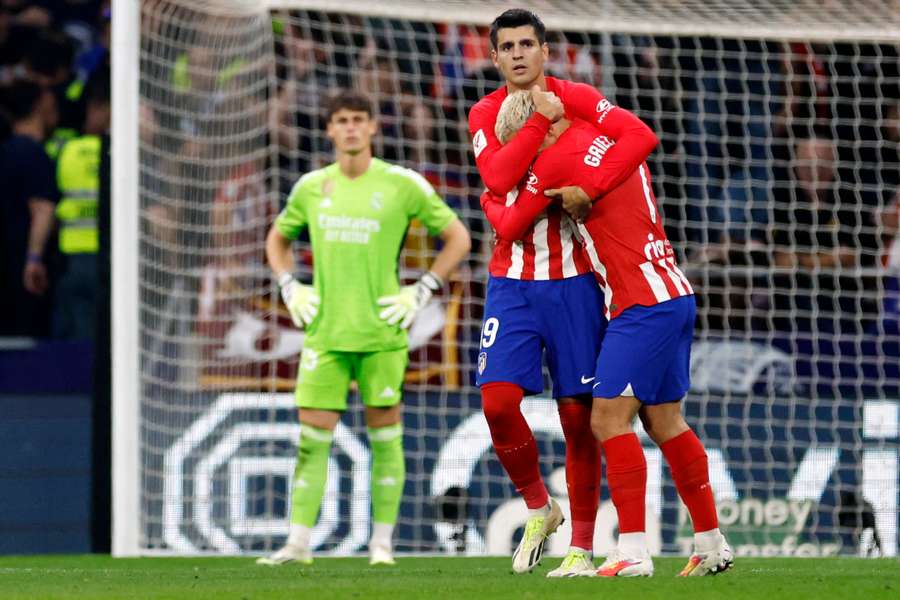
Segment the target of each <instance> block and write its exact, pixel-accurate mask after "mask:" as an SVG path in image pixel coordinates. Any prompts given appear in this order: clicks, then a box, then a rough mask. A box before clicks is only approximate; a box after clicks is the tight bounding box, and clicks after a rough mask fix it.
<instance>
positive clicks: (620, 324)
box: [482, 92, 732, 576]
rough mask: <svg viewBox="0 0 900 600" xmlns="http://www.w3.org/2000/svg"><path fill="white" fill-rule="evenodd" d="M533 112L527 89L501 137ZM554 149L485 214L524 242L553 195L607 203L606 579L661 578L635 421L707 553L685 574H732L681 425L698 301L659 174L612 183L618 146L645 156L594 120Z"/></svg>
mask: <svg viewBox="0 0 900 600" xmlns="http://www.w3.org/2000/svg"><path fill="white" fill-rule="evenodd" d="M532 107H533V101H532V98H531V95H530V94H528V93H527V92H519V93H517V94H515V95H512V96H510V97H509V98H508V99H507V100H506V101H505V102H504V104H503V107H502V108H501V112H500V117H499V118H498V123H502V124H503V125H504V127H505V128H506V129H505V130H501V129H502V128H501V127H498V137H501V138H502V137H509V136H511V135H513V134H515V132H516V131H518V130H519V128H520V127H521V126H522V124H523V123H524V122H525V120H526V118H527V117H528V116H529V115H530V113H531V111H532V110H533V108H532ZM547 143H548V144H552V145H548V146H547V148H546V149H545V150H543V152H541V155H540V157H539V158H538V159H537V160H536V161H535V163H534V165H533V166H532V168H531V170H530V171H529V173H528V176H527V178H526V180H525V183H524V184H523V185H522V186H520V188H519V191H518V193H517V194H515V195H514V196H515V197H514V200H515V201H514V202H503V201H502V199H497V198H495V197H493V196H491V195H490V194H487V195H484V196H482V207H483V208H484V210H485V214H486V215H487V216H488V220H489V221H490V223H491V224H492V225H493V226H494V229H495V231H496V232H497V235H498V236H499V237H500V238H501V239H506V240H516V239H519V238H520V237H521V236H522V235H523V234H525V232H526V231H527V230H528V229H529V228H530V227H531V223H533V221H534V219H535V217H536V216H537V215H538V214H541V213H542V212H543V211H546V210H547V209H548V207H549V206H551V201H552V200H551V198H550V197H548V196H547V195H546V194H545V193H544V192H545V191H547V190H550V189H558V188H560V187H562V186H571V185H576V186H580V187H582V188H583V191H584V193H585V194H586V195H587V196H588V197H591V198H597V199H598V200H597V201H596V202H595V203H594V204H593V206H592V207H591V210H590V212H589V214H588V216H587V218H586V219H585V220H584V222H582V223H580V224H579V225H578V228H579V232H580V233H581V235H582V238H583V243H584V246H585V250H586V252H587V253H588V256H589V257H590V259H591V263H592V265H593V267H594V270H595V272H596V273H597V276H598V279H599V280H600V281H601V285H602V286H603V288H604V296H605V300H604V301H605V311H606V314H607V315H608V316H609V318H610V324H609V326H608V328H607V331H606V334H605V337H604V339H603V341H602V344H601V350H600V353H599V355H598V357H597V363H596V370H595V374H594V377H595V381H594V389H593V396H594V402H593V413H592V419H591V420H592V425H593V429H594V433H595V435H596V436H597V439H599V440H600V442H601V445H602V447H603V452H604V454H605V455H606V460H607V469H606V472H607V478H608V479H609V487H610V493H611V495H612V499H613V503H614V504H615V506H616V511H617V513H618V516H619V544H618V548H617V550H616V551H615V552H613V553H612V554H611V555H610V556H609V557H607V560H606V562H605V563H604V564H603V565H602V566H601V567H600V569H598V571H597V574H598V575H601V576H649V575H652V574H653V563H652V561H651V559H650V556H649V552H648V550H647V541H646V538H645V532H644V528H645V510H646V483H647V464H646V460H645V458H644V453H643V449H642V447H641V443H640V441H639V439H638V437H637V435H635V433H634V432H633V431H632V429H631V423H632V421H633V419H634V417H635V415H640V417H641V420H642V422H643V424H644V428H645V430H646V431H647V433H648V435H649V436H650V437H651V439H653V441H654V442H656V443H657V444H658V445H659V446H660V448H661V449H662V451H663V455H664V456H665V457H666V460H667V462H668V463H669V467H670V468H671V471H672V477H673V479H674V480H675V485H676V487H677V489H678V492H679V494H680V495H681V498H682V500H683V501H684V503H685V505H686V506H687V507H688V510H689V512H690V514H691V519H692V521H693V525H694V531H695V535H694V544H695V553H694V555H693V556H692V557H691V559H690V560H689V562H688V564H687V566H686V567H685V568H684V570H683V571H682V575H704V574H714V573H717V572H720V571H723V570H726V569H728V568H729V567H730V566H731V564H732V553H731V549H730V547H729V546H728V544H727V542H726V541H725V538H724V536H722V534H721V533H720V532H719V529H718V520H717V516H716V507H715V501H714V498H713V494H712V489H711V487H710V484H709V470H708V464H707V457H706V451H705V450H704V448H703V445H702V443H701V442H700V440H699V439H698V438H697V436H696V435H695V434H694V432H693V431H692V430H691V429H690V427H689V426H688V424H687V423H686V422H685V420H684V418H683V417H682V416H681V400H682V398H683V397H684V395H685V394H686V393H687V391H688V389H689V387H690V347H691V341H692V338H693V326H694V320H695V318H696V307H695V303H694V298H693V293H694V292H693V289H692V288H691V284H690V282H689V281H688V280H687V278H686V277H685V276H684V274H683V273H682V272H681V270H680V269H679V268H678V266H677V265H676V263H675V257H674V252H673V250H672V246H671V244H670V243H669V241H668V239H667V238H666V234H665V230H664V229H663V225H662V217H661V215H660V214H659V211H658V210H657V206H656V200H655V198H654V196H653V191H652V188H651V185H650V175H649V170H648V168H647V166H646V164H645V163H643V162H641V163H640V164H639V165H638V167H637V168H636V169H634V170H632V172H631V173H630V174H629V176H628V177H627V178H625V179H624V181H622V182H621V183H610V182H609V180H608V179H605V178H604V177H603V176H602V170H601V168H600V166H601V165H602V164H603V162H604V161H605V160H606V158H607V156H608V155H609V154H610V152H611V149H613V148H615V147H618V148H619V149H620V150H621V151H620V152H619V153H618V156H620V157H626V158H627V157H629V156H632V155H633V156H639V153H638V152H637V151H635V150H633V149H631V148H629V147H628V145H627V142H626V141H617V142H614V141H613V140H611V139H609V138H608V137H606V136H603V135H597V133H596V131H594V129H593V128H591V127H590V126H588V125H586V124H584V123H579V122H575V123H572V124H568V123H567V122H565V121H561V122H559V123H557V124H554V126H553V128H552V130H551V132H550V134H548V140H547ZM511 197H512V196H511Z"/></svg>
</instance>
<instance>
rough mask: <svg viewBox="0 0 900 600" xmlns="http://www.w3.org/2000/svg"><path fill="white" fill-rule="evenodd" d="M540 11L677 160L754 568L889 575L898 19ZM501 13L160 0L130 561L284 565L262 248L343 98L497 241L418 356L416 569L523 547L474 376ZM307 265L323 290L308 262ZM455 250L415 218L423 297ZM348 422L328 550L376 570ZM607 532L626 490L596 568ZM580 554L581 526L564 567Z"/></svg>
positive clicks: (674, 518) (360, 447) (288, 403)
mask: <svg viewBox="0 0 900 600" xmlns="http://www.w3.org/2000/svg"><path fill="white" fill-rule="evenodd" d="M530 4H531V7H532V8H533V9H534V10H535V11H536V12H537V13H538V14H539V15H540V16H541V17H543V19H544V21H545V22H546V24H547V26H548V35H547V42H548V44H549V45H550V59H549V61H548V63H547V71H548V73H549V74H552V75H554V76H558V77H563V78H567V79H572V80H577V81H583V82H586V83H590V84H593V85H594V86H596V87H598V88H599V89H600V90H601V91H603V93H604V94H605V95H606V96H607V97H608V98H610V99H611V100H612V101H613V102H615V103H616V104H618V105H619V106H622V107H625V108H627V109H629V110H632V111H634V112H635V113H636V114H638V115H639V116H640V117H641V118H642V119H643V120H644V121H645V122H646V123H647V124H648V125H649V126H650V127H651V128H652V129H653V130H654V132H655V133H656V134H657V135H658V137H659V138H660V146H659V147H658V148H657V150H656V151H655V152H654V154H653V156H652V157H651V159H650V161H649V162H650V167H651V172H652V177H653V185H654V187H655V191H656V195H657V198H658V201H659V204H660V208H661V210H662V212H663V213H664V216H665V222H666V228H667V231H668V233H669V237H670V239H671V240H672V242H673V244H674V246H675V248H676V249H677V253H678V257H679V261H680V263H681V265H682V269H683V270H684V271H685V273H686V274H687V275H688V277H689V278H690V279H691V282H692V285H693V287H694V289H695V290H696V292H697V301H698V308H699V316H698V320H697V325H696V337H695V343H694V347H693V352H692V361H691V371H692V389H691V391H690V393H689V395H688V396H687V398H686V399H685V401H684V411H685V414H686V417H687V419H688V422H689V423H690V424H691V425H692V426H693V427H694V428H695V430H696V431H697V433H698V435H699V436H700V437H701V439H702V440H703V442H704V443H705V445H706V447H707V449H708V454H709V464H710V470H711V478H712V485H713V488H714V490H715V494H716V499H717V503H718V509H719V516H720V523H721V527H722V528H723V530H724V531H725V532H726V533H727V535H728V536H729V539H730V540H731V543H732V545H733V546H734V547H735V550H736V552H737V554H738V555H746V556H770V555H801V556H820V555H831V554H863V555H878V554H881V555H889V556H893V555H896V553H897V531H898V471H900V462H898V460H900V459H898V444H900V438H898V398H900V328H898V323H900V303H898V300H900V292H898V290H900V286H898V275H900V241H898V240H900V238H897V237H896V233H897V231H898V221H900V195H898V192H897V190H898V179H900V165H898V152H900V80H898V64H900V61H898V44H900V17H898V15H900V12H898V11H897V10H896V8H897V6H896V3H894V2H891V1H890V0H884V1H878V0H864V1H860V2H854V3H844V2H837V1H824V2H823V1H820V0H793V1H790V2H788V1H787V0H740V1H729V2H722V1H718V0H716V1H709V0H706V1H702V2H701V1H699V0H680V1H679V0H671V1H667V2H657V1H649V0H619V1H617V2H611V1H598V0H579V1H573V2H559V1H554V0H542V1H539V2H532V3H530ZM851 6H852V8H850V7H851ZM506 8H508V5H507V3H505V2H469V1H461V0H442V1H435V0H417V1H416V2H406V1H398V2H382V3H373V2H362V1H356V0H344V1H342V2H336V1H333V0H329V1H325V0H320V1H313V0H308V1H306V0H278V1H272V2H269V3H268V4H266V3H264V2H255V1H251V0H204V1H192V2H186V1H183V0H145V1H144V2H142V3H141V14H140V25H139V30H138V31H134V32H133V35H135V36H139V40H140V43H139V52H136V54H138V56H135V61H134V65H133V69H136V70H138V72H139V74H138V77H139V83H138V90H139V91H138V94H139V99H138V102H139V104H138V108H137V115H136V118H137V119H138V121H139V127H136V128H134V129H135V130H138V129H139V134H138V138H139V160H138V164H137V165H136V166H135V169H136V171H135V173H136V177H135V178H134V181H133V184H132V185H133V187H132V189H133V196H132V197H125V198H116V199H115V200H114V204H115V203H123V206H125V207H126V208H123V209H122V210H127V207H128V206H130V204H128V203H133V204H135V205H136V206H137V207H138V215H137V217H138V218H137V219H136V221H139V225H138V227H137V229H136V230H134V231H131V232H128V233H126V234H120V235H119V237H118V238H117V242H116V247H115V250H114V254H115V253H120V254H119V256H133V257H134V260H135V264H136V265H137V266H136V267H135V268H136V269H137V285H135V286H134V289H132V290H130V291H126V292H125V293H126V296H127V297H128V298H130V302H132V303H136V304H137V306H138V309H139V316H138V318H137V322H131V323H128V327H129V328H136V330H137V335H136V336H134V335H131V337H128V336H127V335H126V336H125V337H117V338H116V339H117V340H118V342H116V343H115V347H116V354H115V355H114V356H115V357H116V358H115V359H114V368H115V365H116V364H117V363H118V364H124V365H127V364H129V361H128V357H129V356H135V357H136V359H135V364H136V363H137V358H139V364H140V367H139V372H137V373H133V374H131V375H130V376H133V378H136V379H138V381H137V382H136V385H135V386H134V388H133V389H134V390H135V395H136V396H137V397H136V398H134V397H130V396H128V395H126V394H121V393H120V394H118V395H117V397H116V398H115V399H114V401H115V405H116V407H117V408H116V411H117V421H116V423H115V424H114V429H115V436H116V439H117V444H119V443H124V444H126V445H127V443H128V442H129V440H132V441H133V440H137V441H138V451H137V452H136V453H135V454H134V457H135V460H136V464H131V465H129V464H127V461H124V460H123V461H120V468H117V470H116V472H115V478H116V481H114V486H115V489H116V490H117V494H119V493H124V494H125V495H127V494H128V493H130V494H135V495H136V496H135V497H136V498H137V500H136V501H135V503H134V504H133V506H134V509H135V510H134V512H133V513H132V512H128V511H125V510H119V512H117V515H116V522H115V527H116V530H117V535H120V534H121V532H123V531H124V532H130V534H131V536H130V537H127V536H126V537H124V538H121V539H128V540H132V541H131V542H128V543H121V544H118V545H117V546H116V552H117V553H118V554H133V553H155V552H160V553H178V554H194V553H202V552H216V553H227V554H238V553H254V552H266V551H269V550H271V549H272V548H275V547H278V546H279V545H281V544H282V543H283V542H284V539H285V536H286V534H287V530H288V515H287V511H288V509H289V507H290V493H291V483H290V475H291V473H292V470H293V463H294V456H295V444H296V441H297V437H298V432H299V426H298V425H297V422H296V411H295V409H294V402H293V398H292V394H291V392H292V389H293V382H294V377H295V375H296V369H297V357H298V354H299V352H300V350H301V348H302V346H303V333H302V332H301V331H298V330H296V329H295V328H293V327H292V326H291V323H290V320H289V318H288V315H287V313H286V311H285V310H284V307H283V306H282V305H280V301H279V299H278V294H277V289H276V287H275V286H274V285H273V282H272V281H271V279H270V276H269V272H268V269H267V268H266V266H265V260H264V259H265V257H264V239H265V235H266V232H267V230H268V228H269V226H270V225H271V223H272V220H273V218H274V216H275V215H276V214H277V212H278V211H279V209H280V207H281V206H282V205H283V202H284V198H285V195H286V192H287V191H288V190H289V189H290V187H291V185H292V184H293V182H294V181H296V180H297V179H298V178H299V177H300V176H301V175H302V174H303V173H305V172H307V171H309V170H311V169H314V168H318V167H320V166H322V165H324V164H326V163H328V162H329V161H331V160H332V159H331V148H330V146H329V144H328V141H327V139H326V138H325V135H324V131H323V120H322V115H321V111H320V104H321V101H322V99H323V97H324V96H326V95H327V94H328V93H329V92H331V91H333V90H335V89H338V88H342V87H355V88H359V89H362V90H364V91H365V92H367V93H369V94H370V95H371V96H372V97H373V98H375V99H376V101H377V105H378V112H379V114H378V117H379V121H380V135H379V136H378V139H377V140H376V142H375V152H376V155H377V156H380V157H382V158H384V159H386V160H388V161H391V162H394V163H397V164H402V165H404V166H408V167H410V168H413V169H415V170H417V171H418V172H419V173H421V174H422V175H423V176H425V177H426V178H427V179H428V180H429V181H430V182H432V184H433V185H434V186H435V188H436V189H437V190H438V192H439V193H440V195H441V196H442V197H443V198H444V199H445V200H446V201H447V202H448V204H449V205H450V206H451V207H453V208H454V210H456V211H457V213H458V214H459V216H460V218H461V219H462V220H463V222H464V223H465V224H466V225H467V226H468V227H469V229H470V230H471V232H472V234H473V240H474V247H473V252H472V255H471V257H470V258H469V259H468V260H467V261H466V263H465V264H464V265H463V266H462V267H461V268H460V269H459V270H458V271H457V272H456V273H455V274H454V275H453V276H452V277H451V278H450V279H449V281H448V283H447V285H446V286H445V288H444V289H443V290H442V292H441V293H440V294H438V295H437V296H436V299H435V300H434V301H433V303H432V304H431V305H429V307H428V308H427V309H426V310H425V311H424V313H423V314H422V316H421V317H420V318H419V319H418V320H417V322H416V324H415V326H414V330H413V332H412V335H411V344H412V348H411V354H410V358H411V362H410V368H409V371H408V373H407V376H406V385H405V388H404V428H405V438H404V444H405V449H406V461H407V471H408V481H407V484H406V488H405V493H404V496H403V502H402V506H401V512H400V520H399V523H398V527H397V532H396V546H397V550H398V551H400V552H414V553H415V552H422V553H425V552H427V553H448V554H500V555H503V554H509V553H510V552H511V549H512V548H513V545H514V543H515V542H516V541H517V536H518V535H520V533H521V527H522V525H523V523H524V521H525V519H526V518H527V514H526V510H525V507H524V504H523V503H522V502H521V500H519V499H518V498H517V497H516V494H515V490H514V489H513V487H512V486H511V484H510V483H509V481H508V479H507V477H506V476H505V474H504V473H503V470H502V468H501V466H500V464H499V463H498V461H497V460H496V457H495V455H494V453H493V449H492V447H491V443H490V437H489V434H488V430H487V426H486V423H485V421H484V418H483V417H482V415H481V412H480V398H479V394H478V391H477V389H476V388H475V387H474V386H473V383H472V382H473V379H474V370H475V368H476V365H475V362H476V360H477V349H478V344H479V339H480V334H481V332H480V325H481V323H480V319H481V313H482V308H483V304H484V292H485V284H486V279H487V274H486V264H487V259H488V257H489V254H490V245H491V241H492V234H491V231H490V229H489V226H487V224H486V222H485V220H484V218H483V216H482V214H481V211H480V208H479V205H478V197H479V193H480V191H481V189H482V186H481V182H480V179H479V176H478V173H477V170H476V169H475V167H474V161H473V158H472V154H471V152H470V150H469V148H470V145H469V140H468V134H467V130H466V116H467V112H468V109H469V108H470V107H471V106H472V104H473V103H474V102H475V101H477V100H478V99H479V98H480V97H482V96H483V95H484V94H486V93H488V92H490V91H492V90H493V89H495V88H496V87H498V86H499V85H500V79H499V76H498V74H497V72H496V71H495V69H494V68H493V65H492V63H491V60H490V55H489V47H488V43H487V26H488V25H489V23H490V22H491V20H492V19H493V18H494V17H496V16H497V15H498V14H499V13H500V12H502V11H503V10H505V9H506ZM132 125H133V123H132ZM120 131H121V130H120ZM125 131H128V129H126V130H125ZM125 160H126V159H122V161H123V162H125ZM123 168H124V167H123ZM119 172H120V173H121V171H119ZM134 198H136V200H134ZM296 250H297V252H296V257H297V263H298V272H297V277H298V278H300V279H301V280H307V281H309V280H310V278H311V264H312V263H311V261H312V257H311V255H310V251H309V246H308V244H306V243H304V242H302V241H301V242H300V243H299V244H297V247H296ZM435 251H436V248H435V245H434V242H433V240H430V239H429V238H428V237H427V235H426V234H425V232H424V229H423V228H421V227H417V226H415V225H414V226H413V227H411V229H410V232H409V235H408V238H407V241H406V243H405V246H404V249H403V254H402V257H401V277H402V278H404V279H405V280H410V281H411V280H413V279H415V278H416V277H417V276H418V274H420V273H421V272H422V270H423V269H425V268H426V267H427V265H428V264H429V261H430V260H431V259H432V258H433V256H434V254H435ZM118 272H119V273H122V272H123V271H118ZM124 272H125V273H127V272H128V271H127V270H125V271H124ZM119 281H123V280H122V279H120V280H119ZM126 330H127V328H126ZM117 335H119V334H117ZM129 339H133V340H134V342H133V343H131V344H130V345H129V344H127V343H125V342H127V341H128V340H129ZM120 359H122V360H121V362H120ZM350 406H351V408H350V409H349V411H348V413H347V414H346V415H345V417H344V419H343V420H342V422H341V424H340V425H339V427H338V429H337V431H336V435H335V444H334V448H333V453H332V456H331V459H330V463H329V483H328V488H327V490H326V495H325V499H324V501H323V505H322V512H321V515H320V519H319V523H318V524H317V526H316V528H315V529H314V531H313V543H314V545H315V546H316V551H317V552H319V553H321V554H335V555H346V554H353V553H356V552H361V551H364V550H365V544H366V541H367V539H368V536H369V513H370V509H369V492H368V483H369V464H370V454H369V448H368V445H367V441H366V437H365V427H364V423H363V415H362V412H361V407H360V406H359V402H357V401H355V399H352V400H351V402H350ZM523 411H524V412H525V414H526V417H527V419H528V421H529V423H530V424H531V426H532V428H533V429H534V431H535V435H536V437H537V438H538V440H539V446H540V450H541V465H542V470H543V473H544V475H545V477H546V478H547V481H548V484H549V488H550V489H551V493H552V494H555V495H557V496H558V497H560V498H561V500H562V504H563V505H565V506H566V510H568V508H567V501H566V498H565V494H566V486H565V480H564V473H563V466H564V445H563V438H562V433H561V428H560V425H559V419H558V416H557V413H556V408H555V405H554V403H553V401H552V400H550V399H549V397H548V396H546V395H545V396H541V397H536V398H529V399H526V401H525V402H524V404H523ZM119 415H125V417H121V418H123V419H125V420H121V421H120V420H118V419H119V418H120V417H119ZM128 415H130V417H131V418H132V421H129V420H127V419H128V418H129V417H128ZM130 422H133V423H136V424H137V425H136V426H134V427H129V426H127V424H128V423H130ZM122 424H125V425H126V426H121V427H120V425H122ZM636 427H637V428H638V430H640V426H639V425H637V426H636ZM640 433H641V435H642V440H643V442H644V448H645V452H646V455H647V461H648V468H649V478H648V500H647V502H648V508H649V510H648V532H649V533H650V538H651V547H652V550H653V551H654V553H660V552H662V553H685V552H687V551H688V550H689V548H690V542H691V529H690V522H689V519H688V518H687V516H686V512H685V510H684V508H683V507H682V506H681V504H680V502H679V500H678V497H677V493H676V491H675V488H674V485H673V483H672V479H671V475H670V473H669V472H668V468H667V467H666V466H665V463H664V461H663V460H662V458H661V453H660V451H659V450H658V448H656V447H655V446H654V445H653V444H652V443H651V442H650V440H649V439H648V438H647V437H646V436H645V435H643V432H642V431H641V432H640ZM117 447H118V446H117ZM123 490H124V492H123ZM615 528H616V519H615V511H614V509H613V507H612V504H611V502H610V500H609V494H608V491H607V489H606V486H605V485H604V488H603V493H602V503H601V509H600V513H599V517H598V523H597V531H596V547H595V550H596V551H597V552H598V553H603V552H605V551H607V550H609V549H610V547H611V544H612V543H613V540H614V539H615V531H616V529H615ZM567 544H568V531H567V530H564V531H562V532H561V533H560V534H558V535H556V536H555V537H554V538H553V541H552V548H551V551H552V552H553V553H557V554H562V553H563V552H564V551H565V549H566V546H567Z"/></svg>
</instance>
